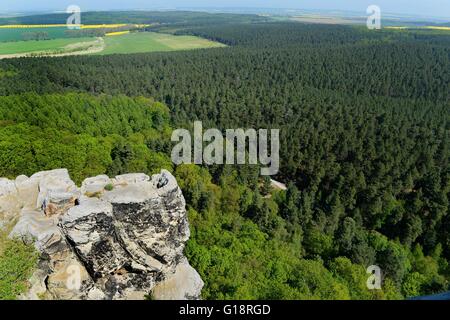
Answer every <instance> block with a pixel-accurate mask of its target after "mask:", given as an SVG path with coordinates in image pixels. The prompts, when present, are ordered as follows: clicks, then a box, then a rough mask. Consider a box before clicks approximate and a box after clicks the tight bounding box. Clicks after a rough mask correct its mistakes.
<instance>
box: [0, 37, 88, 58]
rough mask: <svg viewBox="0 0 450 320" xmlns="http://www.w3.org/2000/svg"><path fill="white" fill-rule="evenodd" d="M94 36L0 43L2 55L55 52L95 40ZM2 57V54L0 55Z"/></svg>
mask: <svg viewBox="0 0 450 320" xmlns="http://www.w3.org/2000/svg"><path fill="white" fill-rule="evenodd" d="M93 39H94V38H73V39H52V40H42V41H16V42H5V43H0V55H10V54H21V53H32V52H42V51H48V52H54V51H60V50H64V49H65V48H66V47H67V46H69V45H73V44H77V43H83V42H88V41H93ZM0 57H1V56H0Z"/></svg>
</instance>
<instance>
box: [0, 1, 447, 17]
mask: <svg viewBox="0 0 450 320" xmlns="http://www.w3.org/2000/svg"><path fill="white" fill-rule="evenodd" d="M372 4H375V5H378V6H380V8H381V9H382V11H384V12H385V13H395V14H401V15H406V16H408V15H409V16H417V17H425V16H426V17H430V18H432V17H435V18H450V1H448V0H429V1H426V2H424V1H419V0H394V1H392V0H391V1H389V0H347V1H345V2H344V3H341V2H339V3H336V1H333V0H303V1H300V0H278V1H275V0H241V1H237V0H229V1H226V2H224V1H223V0H190V1H189V2H187V1H183V0H155V1H151V2H150V3H149V1H146V0H129V1H126V3H124V2H123V1H119V0H108V1H107V0H69V1H67V0H44V1H39V3H36V2H35V1H34V0H4V1H2V3H0V11H1V12H3V13H21V12H24V13H25V12H39V11H47V12H49V11H65V8H67V7H68V6H69V5H78V6H79V7H80V8H81V9H82V11H108V10H139V9H141V10H152V9H153V10H155V9H159V10H161V9H182V8H192V9H205V8H211V9H213V8H220V9H232V8H248V9H259V8H261V9H264V8H267V9H297V10H301V9H304V10H330V11H333V10H336V11H348V12H361V13H365V10H366V8H367V7H368V6H369V5H372Z"/></svg>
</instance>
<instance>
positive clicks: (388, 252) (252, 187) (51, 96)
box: [0, 21, 450, 299]
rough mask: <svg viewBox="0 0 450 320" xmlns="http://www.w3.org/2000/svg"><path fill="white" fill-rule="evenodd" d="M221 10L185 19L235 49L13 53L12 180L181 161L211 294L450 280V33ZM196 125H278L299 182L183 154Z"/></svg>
mask: <svg viewBox="0 0 450 320" xmlns="http://www.w3.org/2000/svg"><path fill="white" fill-rule="evenodd" d="M143 22H145V21H143ZM207 23H208V24H210V23H211V24H212V22H209V21H208V22H207ZM218 23H220V22H216V23H214V24H212V25H206V26H202V25H201V24H200V25H191V26H185V27H183V28H181V27H179V26H178V27H177V28H175V29H176V30H172V31H171V32H175V33H176V34H194V35H199V36H202V37H205V38H209V39H212V40H215V41H220V42H222V43H225V44H226V45H227V47H225V48H216V49H206V50H195V51H189V52H171V53H153V54H133V55H110V56H98V57H97V56H95V57H94V56H93V57H87V56H86V57H85V56H79V57H65V58H34V59H30V58H22V59H14V60H7V61H6V60H3V61H0V95H1V96H2V97H0V137H1V139H0V176H7V177H14V176H16V175H19V174H30V173H32V172H35V171H37V170H43V169H50V168H55V167H67V168H68V169H69V170H70V172H71V174H72V177H73V178H74V179H75V180H76V181H77V182H80V181H82V180H83V178H84V177H87V176H92V175H94V174H101V173H107V174H109V175H115V174H120V173H125V172H131V171H139V172H146V173H153V172H155V171H157V170H158V169H159V168H161V167H163V168H167V169H170V170H172V171H173V172H174V173H175V175H176V176H177V178H178V181H179V184H180V186H181V188H182V189H183V193H184V196H185V198H186V200H187V204H188V208H189V218H190V223H191V228H192V230H191V231H192V238H191V240H190V242H189V245H188V247H187V249H186V254H187V256H188V257H189V259H190V263H191V264H192V265H193V267H194V268H196V269H197V270H198V271H199V273H200V274H201V276H202V278H203V279H204V280H205V283H206V285H205V288H204V290H203V298H205V299H403V298H408V297H412V296H418V295H424V294H432V293H438V292H443V291H446V290H450V288H449V280H450V266H449V261H450V215H449V196H450V166H449V156H450V100H449V98H450V90H449V89H450V36H449V35H448V34H447V35H445V34H438V33H433V32H417V33H415V32H412V31H411V32H410V31H373V32H369V31H367V30H364V29H359V28H357V27H347V26H326V25H306V24H299V23H252V24H250V23H243V24H236V23H235V24H229V23H227V24H221V25H217V24H218ZM205 24H206V22H205ZM194 120H202V121H203V124H204V127H217V128H220V129H226V128H239V127H243V128H255V129H257V128H279V129H280V130H281V131H280V134H281V150H280V157H281V160H280V164H281V170H280V173H279V175H278V176H277V177H275V178H276V179H278V180H280V181H282V182H285V183H286V184H287V185H288V189H287V191H277V190H273V189H271V188H270V185H269V183H268V181H267V179H266V178H262V177H259V176H258V173H259V170H258V168H256V167H253V166H193V165H182V166H178V167H175V166H173V165H172V163H171V162H170V158H169V156H170V150H171V143H170V134H171V130H172V129H173V128H180V127H183V128H190V127H191V126H192V122H193V121H194ZM370 265H379V266H380V267H381V269H382V271H383V276H384V281H383V287H382V290H368V289H367V287H366V280H367V278H368V274H366V268H367V267H368V266H370Z"/></svg>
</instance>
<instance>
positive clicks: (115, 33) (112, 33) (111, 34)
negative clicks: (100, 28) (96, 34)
mask: <svg viewBox="0 0 450 320" xmlns="http://www.w3.org/2000/svg"><path fill="white" fill-rule="evenodd" d="M127 33H130V31H118V32H109V33H106V34H105V36H120V35H122V34H127Z"/></svg>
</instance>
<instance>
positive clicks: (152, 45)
mask: <svg viewBox="0 0 450 320" xmlns="http://www.w3.org/2000/svg"><path fill="white" fill-rule="evenodd" d="M223 46H224V45H223V44H221V43H218V42H213V41H209V40H206V39H202V38H199V37H194V36H174V35H170V34H161V33H154V32H138V33H130V34H124V35H117V36H108V37H105V49H104V50H103V51H101V52H99V53H97V54H114V53H142V52H155V51H174V50H190V49H202V48H215V47H223Z"/></svg>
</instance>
